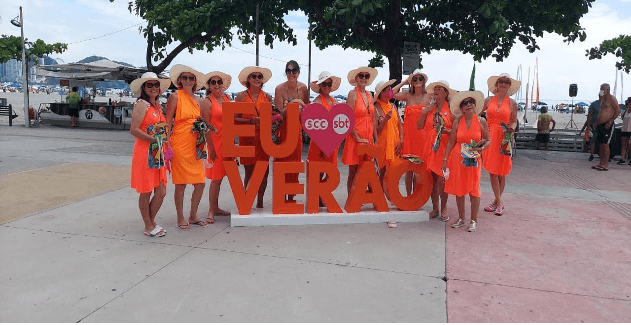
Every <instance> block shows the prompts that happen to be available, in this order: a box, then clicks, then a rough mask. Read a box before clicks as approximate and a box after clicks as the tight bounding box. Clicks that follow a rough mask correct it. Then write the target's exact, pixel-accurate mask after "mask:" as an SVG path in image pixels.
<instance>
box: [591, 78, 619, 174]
mask: <svg viewBox="0 0 631 325" xmlns="http://www.w3.org/2000/svg"><path fill="white" fill-rule="evenodd" d="M598 95H599V96H602V100H601V101H600V113H599V114H598V122H597V123H598V125H597V126H596V131H597V133H598V143H599V145H600V148H599V151H598V157H600V162H599V164H597V165H594V166H592V168H593V169H596V170H599V171H608V170H609V142H610V141H611V138H612V135H613V123H614V121H615V120H616V118H618V115H619V114H620V105H618V101H617V100H616V98H615V97H613V96H612V95H611V93H610V87H609V84H602V85H600V93H599V94H598Z"/></svg>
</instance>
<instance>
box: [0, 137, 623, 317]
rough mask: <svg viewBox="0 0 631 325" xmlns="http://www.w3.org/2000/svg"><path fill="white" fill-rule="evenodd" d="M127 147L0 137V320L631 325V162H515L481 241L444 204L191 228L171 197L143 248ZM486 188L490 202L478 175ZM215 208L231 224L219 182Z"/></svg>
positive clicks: (534, 154)
mask: <svg viewBox="0 0 631 325" xmlns="http://www.w3.org/2000/svg"><path fill="white" fill-rule="evenodd" d="M132 146H133V138H132V136H131V135H129V133H128V132H124V131H102V130H83V129H76V130H75V129H67V128H55V127H48V126H42V127H40V128H32V129H26V128H24V127H22V126H13V127H5V126H0V197H1V198H2V200H0V259H1V260H2V261H3V263H1V264H0V287H1V288H2V290H0V305H1V306H3V308H2V309H0V321H2V322H77V321H87V322H446V321H449V322H581V321H585V322H630V321H631V289H630V288H631V280H630V279H629V276H628V274H629V273H630V272H631V245H629V238H631V236H630V235H631V204H629V203H631V166H628V165H624V166H619V165H615V164H613V165H611V168H610V170H609V171H608V172H599V171H595V170H592V169H590V168H589V167H590V166H591V164H590V163H589V162H588V161H587V155H586V154H576V153H562V152H543V151H527V150H520V151H518V153H517V156H516V157H515V159H514V167H513V173H512V174H511V176H510V177H509V178H508V185H507V187H506V193H505V195H504V197H505V198H504V200H505V203H506V212H505V214H504V216H502V217H498V216H494V215H491V214H488V213H485V212H480V218H479V221H480V222H479V230H478V232H476V233H467V232H466V231H465V230H463V229H452V228H450V227H448V225H449V224H451V223H453V222H454V221H455V219H456V214H457V213H456V207H455V199H454V198H453V197H451V198H450V203H449V209H450V213H451V215H452V220H451V221H450V222H449V223H447V224H445V223H443V222H441V221H439V220H430V221H425V222H418V223H400V224H399V227H398V228H394V229H390V228H387V226H386V225H385V224H363V225H362V224H356V225H331V226H326V225H318V226H288V227H262V228H256V227H251V228H230V225H229V220H228V219H227V218H225V217H224V218H219V219H218V221H217V223H215V224H213V225H211V226H209V227H208V228H200V227H194V228H193V229H192V230H191V231H188V232H187V231H181V230H179V229H177V228H175V207H174V204H173V195H172V193H173V186H171V185H170V186H169V187H168V188H167V191H168V194H167V197H166V199H165V201H164V204H163V206H162V208H161V210H160V212H159V214H158V218H157V221H158V222H159V223H160V224H161V225H163V226H164V227H165V228H166V229H167V231H168V234H167V235H166V236H165V237H163V238H149V237H147V236H144V235H142V222H141V219H140V217H139V212H138V206H137V200H138V196H137V194H136V193H135V191H134V190H132V189H129V188H128V186H129V180H128V178H129V164H130V160H131V158H130V157H131V151H132ZM345 169H346V168H344V167H342V168H341V172H342V177H341V178H342V184H340V186H345V184H344V183H343V181H344V180H345V179H346V170H345ZM270 179H271V178H270ZM482 190H483V193H482V204H485V203H486V204H488V203H489V202H490V201H491V200H492V192H491V190H490V185H489V182H488V176H486V175H483V184H482ZM190 191H191V190H190V189H189V190H188V191H187V197H190ZM268 192H270V193H271V191H268ZM207 193H208V189H206V190H205V193H204V198H203V200H202V203H201V204H200V210H199V213H200V215H204V214H205V212H206V211H207V209H208V200H207V195H208V194H207ZM220 202H221V204H222V207H224V208H227V209H231V210H232V211H236V208H235V205H234V199H233V198H232V193H231V191H230V187H229V184H228V182H227V181H226V182H224V183H223V184H222V189H221V197H220ZM269 202H270V200H269V198H268V202H267V204H268V205H269V204H270V203H269ZM187 204H188V202H186V200H185V211H188V206H187ZM430 205H431V204H429V203H428V204H427V205H426V206H425V207H424V208H423V209H424V210H425V211H427V210H429V207H430ZM7 211H10V212H7Z"/></svg>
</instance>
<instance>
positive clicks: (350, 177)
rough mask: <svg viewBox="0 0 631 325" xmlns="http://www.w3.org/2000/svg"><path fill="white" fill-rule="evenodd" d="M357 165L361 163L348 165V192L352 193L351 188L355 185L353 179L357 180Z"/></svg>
mask: <svg viewBox="0 0 631 325" xmlns="http://www.w3.org/2000/svg"><path fill="white" fill-rule="evenodd" d="M357 166H359V165H349V166H348V179H347V180H346V190H347V192H348V194H349V195H350V194H351V188H352V187H353V181H355V174H357Z"/></svg>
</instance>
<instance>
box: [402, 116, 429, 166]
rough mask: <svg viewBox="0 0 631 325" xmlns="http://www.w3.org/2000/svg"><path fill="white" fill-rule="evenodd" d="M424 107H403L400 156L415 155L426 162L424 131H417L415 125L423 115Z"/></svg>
mask: <svg viewBox="0 0 631 325" xmlns="http://www.w3.org/2000/svg"><path fill="white" fill-rule="evenodd" d="M425 107H426V106H425V105H411V106H407V107H405V110H404V111H403V146H402V147H401V154H402V155H406V154H407V155H415V156H417V157H419V158H421V159H423V160H426V156H427V153H426V152H425V151H426V150H424V149H425V142H426V139H425V138H426V137H427V135H426V133H427V132H426V131H425V129H424V128H423V129H421V130H419V129H417V128H416V123H417V122H418V119H419V118H420V117H421V114H423V109H425Z"/></svg>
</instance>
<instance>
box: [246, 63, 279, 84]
mask: <svg viewBox="0 0 631 325" xmlns="http://www.w3.org/2000/svg"><path fill="white" fill-rule="evenodd" d="M255 72H259V73H261V74H262V75H263V83H266V82H267V81H269V80H270V78H272V70H270V69H268V68H263V67H254V66H250V67H245V68H243V70H241V72H239V82H240V83H241V84H242V85H243V86H245V83H246V82H247V81H248V77H249V76H250V75H251V74H253V73H255ZM246 87H247V86H246Z"/></svg>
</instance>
